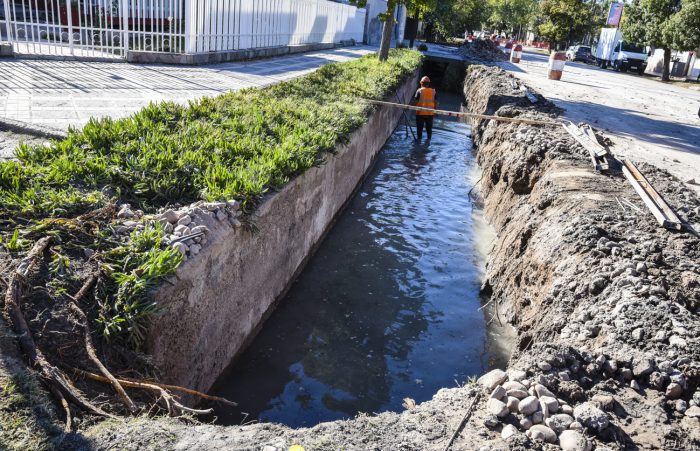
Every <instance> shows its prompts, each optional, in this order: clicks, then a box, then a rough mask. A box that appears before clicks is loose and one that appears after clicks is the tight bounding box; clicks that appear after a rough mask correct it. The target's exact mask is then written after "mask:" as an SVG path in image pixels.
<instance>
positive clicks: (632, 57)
mask: <svg viewBox="0 0 700 451" xmlns="http://www.w3.org/2000/svg"><path fill="white" fill-rule="evenodd" d="M594 56H595V59H596V62H597V63H598V67H601V68H603V69H605V68H606V67H608V66H611V67H612V68H613V69H614V70H616V71H621V72H627V71H628V70H636V71H637V72H638V73H640V74H642V73H644V70H645V69H646V67H647V58H648V57H649V55H648V54H647V52H646V49H645V48H644V46H642V45H639V44H633V43H629V42H625V41H623V40H622V33H621V32H620V30H619V29H618V28H603V29H602V30H600V38H599V39H598V44H597V45H596V48H595V54H594Z"/></svg>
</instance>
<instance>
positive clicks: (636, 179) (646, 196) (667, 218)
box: [622, 160, 683, 230]
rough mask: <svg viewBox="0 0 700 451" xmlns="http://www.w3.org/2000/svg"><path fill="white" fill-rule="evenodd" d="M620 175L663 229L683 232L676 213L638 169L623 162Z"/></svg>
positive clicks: (628, 162) (625, 161)
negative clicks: (621, 174) (622, 175)
mask: <svg viewBox="0 0 700 451" xmlns="http://www.w3.org/2000/svg"><path fill="white" fill-rule="evenodd" d="M622 163H623V166H622V173H623V174H624V175H625V178H627V180H628V181H629V182H630V184H631V185H632V187H633V188H634V190H635V191H636V192H637V194H639V197H641V198H642V200H643V201H644V203H645V204H646V206H647V208H649V211H651V213H652V214H653V215H654V217H655V218H656V220H657V221H658V222H659V224H661V225H662V226H663V227H666V228H667V229H672V230H683V222H682V221H681V220H680V218H679V217H678V215H676V212H674V211H673V209H672V208H671V207H670V206H669V205H668V204H667V203H666V201H665V200H664V198H663V197H662V196H661V195H660V194H659V193H658V192H657V191H656V190H655V189H654V187H653V186H652V185H651V183H649V181H648V180H647V179H646V177H644V175H643V174H642V173H641V172H639V169H637V167H636V166H635V165H634V163H632V162H631V161H629V160H623V162H622Z"/></svg>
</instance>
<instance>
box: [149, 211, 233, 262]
mask: <svg viewBox="0 0 700 451" xmlns="http://www.w3.org/2000/svg"><path fill="white" fill-rule="evenodd" d="M241 215H242V212H241V211H240V202H238V201H237V200H230V201H228V202H204V201H199V202H195V203H194V204H192V205H189V206H187V207H184V208H181V209H180V210H172V209H170V210H166V211H164V212H162V213H161V214H159V215H158V216H157V217H156V219H157V220H158V221H160V223H161V224H162V225H163V228H164V230H165V231H166V232H167V233H169V235H168V237H167V238H166V241H167V242H168V243H169V244H170V245H171V246H172V247H174V248H175V249H177V250H178V251H179V252H180V253H181V254H182V255H183V257H185V259H187V258H188V257H193V256H195V255H197V254H198V253H199V252H200V251H201V250H202V248H203V247H204V246H205V245H206V244H207V237H206V234H207V233H209V228H208V227H207V226H206V225H205V223H207V222H210V221H211V220H212V219H216V220H217V221H221V222H223V221H229V222H230V224H231V225H232V226H233V227H241V225H242V224H241V221H240V220H239V218H240V217H241Z"/></svg>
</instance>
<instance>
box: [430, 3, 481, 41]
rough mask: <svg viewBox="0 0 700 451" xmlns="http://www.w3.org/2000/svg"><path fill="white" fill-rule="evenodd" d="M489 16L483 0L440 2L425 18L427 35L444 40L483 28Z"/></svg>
mask: <svg viewBox="0 0 700 451" xmlns="http://www.w3.org/2000/svg"><path fill="white" fill-rule="evenodd" d="M488 16H489V9H488V4H487V3H486V2H485V1H483V0H440V1H439V2H438V4H437V5H436V7H435V9H433V10H431V11H428V12H427V13H426V14H425V16H424V20H425V24H426V35H430V37H431V38H432V37H437V38H441V39H444V40H447V39H448V38H451V37H454V36H462V35H463V33H464V32H465V31H469V32H472V31H474V30H477V29H479V28H480V27H481V24H482V23H484V22H485V21H486V19H487V18H488Z"/></svg>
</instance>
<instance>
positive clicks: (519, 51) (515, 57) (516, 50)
mask: <svg viewBox="0 0 700 451" xmlns="http://www.w3.org/2000/svg"><path fill="white" fill-rule="evenodd" d="M522 57H523V46H522V45H520V44H515V47H513V51H512V52H511V53H510V62H511V63H519V62H520V59H521V58H522Z"/></svg>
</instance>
